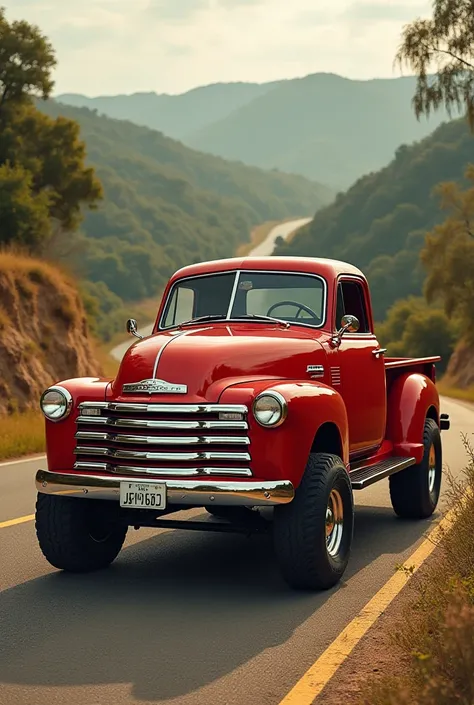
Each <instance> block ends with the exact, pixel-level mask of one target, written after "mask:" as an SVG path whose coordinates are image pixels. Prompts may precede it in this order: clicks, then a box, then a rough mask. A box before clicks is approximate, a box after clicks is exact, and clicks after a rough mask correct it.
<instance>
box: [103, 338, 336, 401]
mask: <svg viewBox="0 0 474 705" xmlns="http://www.w3.org/2000/svg"><path fill="white" fill-rule="evenodd" d="M320 338H321V332H320V331H314V332H313V333H309V332H308V331H307V330H305V329H303V328H297V327H296V326H292V327H290V328H286V329H284V328H281V327H278V328H275V326H274V325H270V326H268V327H267V326H266V325H264V324H263V325H262V324H257V325H255V324H253V325H249V324H234V325H215V324H214V325H212V326H206V327H199V328H192V329H189V328H188V329H184V330H181V331H176V330H174V331H170V332H163V333H158V334H155V335H152V336H150V337H148V338H145V339H143V340H141V341H139V342H137V343H135V344H133V345H132V346H131V347H130V348H129V349H128V350H127V352H126V353H125V356H124V358H123V360H122V363H121V365H120V370H119V372H118V375H117V377H116V379H115V381H114V382H113V385H112V390H111V391H112V394H113V397H114V398H116V399H117V398H120V399H122V400H123V399H127V400H130V401H132V400H135V399H139V400H140V401H148V402H150V401H154V402H157V403H158V402H164V401H166V402H170V401H172V402H174V403H180V402H181V403H182V402H183V401H184V400H186V401H217V400H218V398H219V395H220V393H221V392H222V391H223V389H224V388H225V387H226V386H228V385H229V384H235V383H236V382H243V381H251V380H255V379H262V378H263V379H265V378H268V379H278V378H280V379H310V376H309V375H308V373H307V370H306V368H307V366H308V365H314V364H323V363H324V357H325V353H324V350H323V348H322V345H321V343H320V342H319V339H320ZM150 379H157V380H163V381H164V382H167V383H170V384H173V385H185V386H186V388H187V389H186V392H185V393H172V394H169V393H166V392H163V390H161V391H160V393H159V394H156V393H155V394H149V393H147V392H146V390H143V391H142V390H135V391H133V392H132V393H129V392H127V393H124V390H123V385H127V384H133V383H138V382H141V381H142V380H150Z"/></svg>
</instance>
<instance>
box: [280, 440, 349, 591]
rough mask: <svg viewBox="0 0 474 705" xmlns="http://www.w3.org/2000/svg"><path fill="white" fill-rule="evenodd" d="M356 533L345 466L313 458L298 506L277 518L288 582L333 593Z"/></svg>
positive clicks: (287, 508)
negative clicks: (332, 588) (331, 589)
mask: <svg viewBox="0 0 474 705" xmlns="http://www.w3.org/2000/svg"><path fill="white" fill-rule="evenodd" d="M353 532H354V501H353V496H352V487H351V482H350V479H349V476H348V473H347V471H346V468H345V466H344V463H343V462H342V460H341V459H340V458H339V457H338V456H336V455H330V454H328V453H311V455H310V456H309V460H308V464H307V465H306V469H305V472H304V475H303V479H302V480H301V483H300V485H299V487H298V488H297V490H296V492H295V497H294V499H293V501H292V502H290V503H289V504H285V505H281V506H278V507H276V508H275V512H274V542H275V552H276V556H277V559H278V562H279V564H280V569H281V572H282V574H283V577H284V578H285V580H286V582H287V583H288V584H289V585H290V586H291V587H293V588H297V589H310V590H327V589H328V588H331V587H333V586H334V585H335V584H336V583H337V582H338V581H339V580H340V579H341V577H342V575H343V574H344V571H345V569H346V567H347V564H348V562H349V556H350V551H351V545H352V537H353Z"/></svg>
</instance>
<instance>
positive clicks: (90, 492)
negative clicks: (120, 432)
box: [36, 470, 295, 507]
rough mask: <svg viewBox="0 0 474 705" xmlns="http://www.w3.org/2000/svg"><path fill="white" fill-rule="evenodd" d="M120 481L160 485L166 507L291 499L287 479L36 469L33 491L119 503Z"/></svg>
mask: <svg viewBox="0 0 474 705" xmlns="http://www.w3.org/2000/svg"><path fill="white" fill-rule="evenodd" d="M120 482H139V483H140V484H154V483H155V484H156V483H160V484H161V483H164V484H165V485H166V489H167V492H166V498H167V503H168V504H188V505H191V506H196V507H205V506H207V505H224V504H225V505H233V506H238V505H241V506H248V507H250V506H252V507H257V506H271V505H277V504H287V503H288V502H291V500H292V499H293V497H294V496H295V490H294V487H293V485H292V483H291V482H290V481H289V480H281V481H275V482H271V481H265V482H263V481H262V482H258V481H253V482H247V481H241V482H238V481H235V480H222V481H212V480H162V479H160V478H153V479H148V478H145V479H143V478H141V477H136V476H135V477H134V476H128V475H127V476H124V475H121V476H120V477H110V476H109V475H107V476H105V475H88V474H84V473H81V474H78V473H74V474H72V473H65V472H50V471H49V470H38V472H37V473H36V488H37V490H38V492H41V493H43V494H59V495H67V496H69V497H82V498H86V499H110V500H115V501H117V502H118V501H119V497H120Z"/></svg>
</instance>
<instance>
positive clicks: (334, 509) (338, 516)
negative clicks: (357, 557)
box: [326, 490, 344, 558]
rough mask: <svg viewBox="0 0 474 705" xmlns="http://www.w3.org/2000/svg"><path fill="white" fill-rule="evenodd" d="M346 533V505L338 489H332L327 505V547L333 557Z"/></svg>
mask: <svg viewBox="0 0 474 705" xmlns="http://www.w3.org/2000/svg"><path fill="white" fill-rule="evenodd" d="M343 533H344V506H343V503H342V497H341V494H340V492H339V491H338V490H331V494H330V495H329V500H328V504H327V507H326V549H327V552H328V554H329V555H330V556H332V557H333V558H334V557H335V556H337V554H338V553H339V550H340V548H341V543H342V535H343Z"/></svg>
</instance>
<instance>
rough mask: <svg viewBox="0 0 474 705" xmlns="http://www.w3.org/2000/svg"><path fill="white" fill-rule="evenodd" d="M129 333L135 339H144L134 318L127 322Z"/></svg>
mask: <svg viewBox="0 0 474 705" xmlns="http://www.w3.org/2000/svg"><path fill="white" fill-rule="evenodd" d="M127 333H130V335H133V336H135V338H138V339H139V340H141V339H142V338H143V335H140V334H139V333H138V326H137V322H136V320H135V319H134V318H129V319H128V321H127Z"/></svg>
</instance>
